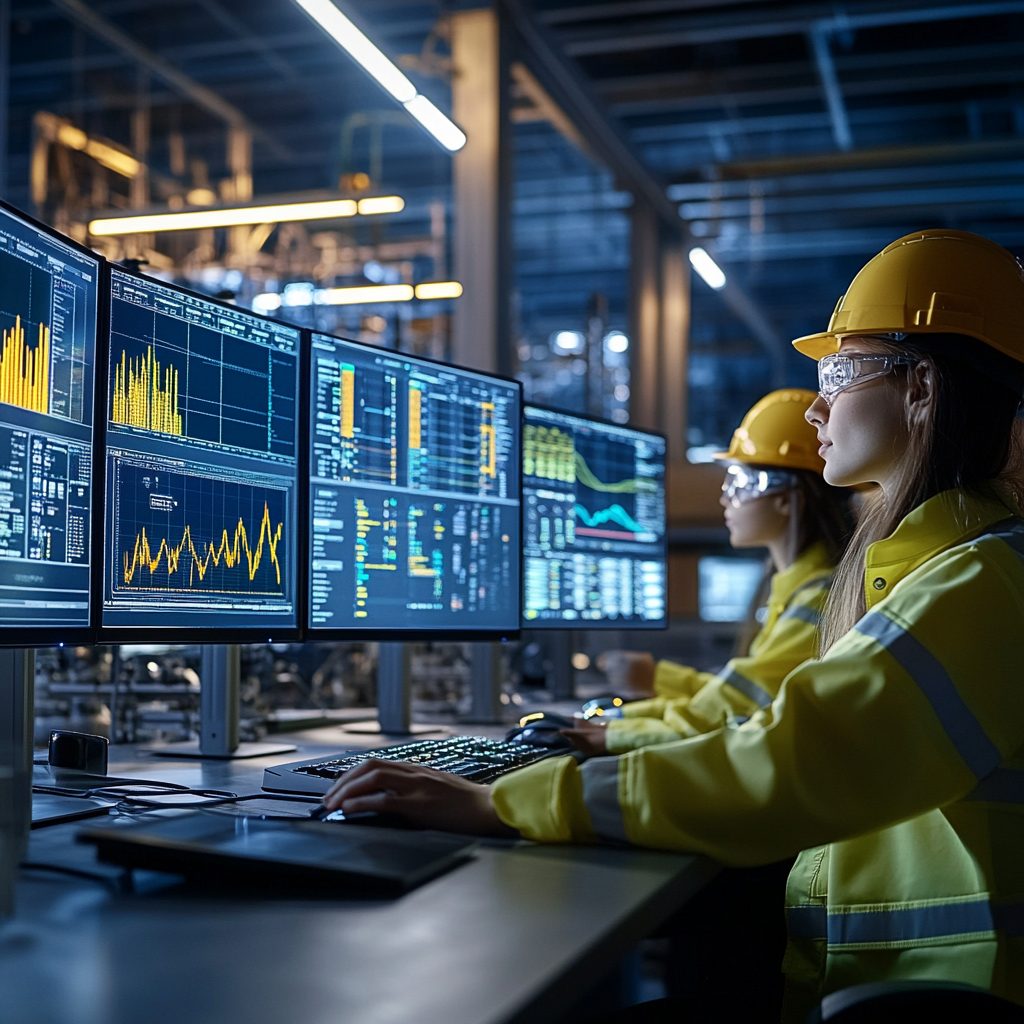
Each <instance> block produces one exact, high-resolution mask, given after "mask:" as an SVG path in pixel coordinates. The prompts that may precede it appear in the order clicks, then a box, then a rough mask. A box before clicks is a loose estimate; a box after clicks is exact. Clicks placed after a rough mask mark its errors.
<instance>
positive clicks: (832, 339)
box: [793, 331, 881, 361]
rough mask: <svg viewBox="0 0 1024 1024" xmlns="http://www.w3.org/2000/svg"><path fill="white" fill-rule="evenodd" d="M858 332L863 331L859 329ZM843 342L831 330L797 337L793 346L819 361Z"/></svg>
mask: <svg viewBox="0 0 1024 1024" xmlns="http://www.w3.org/2000/svg"><path fill="white" fill-rule="evenodd" d="M844 333H845V334H849V333H850V332H849V331H845V332H844ZM857 333H858V334H859V333H861V332H860V331H858V332H857ZM863 333H865V334H870V333H871V332H870V331H865V332H863ZM879 333H881V332H879ZM841 344H842V342H841V339H840V338H839V337H838V336H837V335H836V334H833V333H832V332H830V331H822V332H821V334H808V335H805V336H804V337H803V338H797V339H796V340H795V341H794V342H793V348H795V349H796V350H797V352H799V353H800V354H801V355H802V356H807V357H808V358H809V359H813V360H815V361H817V360H819V359H824V358H825V356H830V355H833V354H834V353H835V352H838V351H839V346H840V345H841Z"/></svg>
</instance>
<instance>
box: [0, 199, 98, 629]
mask: <svg viewBox="0 0 1024 1024" xmlns="http://www.w3.org/2000/svg"><path fill="white" fill-rule="evenodd" d="M99 269H100V264H99V260H97V259H95V258H92V257H90V256H88V255H86V254H84V253H80V252H79V251H78V250H77V249H73V248H72V247H71V246H69V245H65V244H63V243H62V242H61V241H59V240H58V239H56V238H54V237H52V236H51V235H49V234H47V233H46V232H44V231H42V230H40V229H39V228H36V227H34V226H33V225H32V224H30V223H29V222H28V221H25V220H22V219H21V218H20V217H17V216H15V215H14V214H12V213H8V212H7V211H5V210H0V627H2V628H3V629H4V630H5V631H6V630H7V629H8V628H11V627H13V628H15V629H24V628H26V627H28V628H40V627H42V628H47V627H54V628H67V627H87V626H88V625H89V600H90V599H89V566H90V560H91V551H90V549H91V534H92V525H91V523H92V503H93V471H92V470H93V467H92V439H93V394H94V391H93V385H94V374H95V364H96V301H97V296H98V291H99Z"/></svg>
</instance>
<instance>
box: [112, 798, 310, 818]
mask: <svg viewBox="0 0 1024 1024" xmlns="http://www.w3.org/2000/svg"><path fill="white" fill-rule="evenodd" d="M190 792H192V793H196V794H202V793H216V792H217V791H216V790H205V791H204V790H191V791H190ZM246 800H280V801H283V802H285V803H307V804H318V803H320V802H321V801H320V798H319V797H315V796H286V795H284V794H281V795H277V794H271V793H249V794H247V795H245V796H237V795H236V794H234V793H231V794H225V795H223V796H221V797H220V798H219V799H210V800H201V801H200V800H191V801H183V802H181V803H167V802H164V801H161V800H147V799H146V798H145V797H132V796H127V797H125V798H124V799H123V800H121V802H120V803H119V804H118V805H117V807H116V808H115V810H117V811H119V812H120V813H122V814H142V813H145V812H146V811H160V810H169V809H170V810H175V809H177V810H206V809H208V808H213V807H222V806H224V805H225V804H239V803H242V802H243V801H246ZM233 817H259V818H260V819H261V820H263V821H271V820H275V821H285V820H287V821H295V820H296V818H295V816H294V815H276V816H274V817H268V816H267V815H233Z"/></svg>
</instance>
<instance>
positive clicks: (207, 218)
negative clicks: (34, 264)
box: [89, 196, 405, 237]
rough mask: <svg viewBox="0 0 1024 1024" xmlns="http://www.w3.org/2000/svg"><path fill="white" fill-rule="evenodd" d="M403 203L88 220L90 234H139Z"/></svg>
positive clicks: (380, 199) (326, 203)
mask: <svg viewBox="0 0 1024 1024" xmlns="http://www.w3.org/2000/svg"><path fill="white" fill-rule="evenodd" d="M404 207H405V200H404V199H402V197H401V196H373V197H371V198H368V199H360V200H359V202H358V203H357V202H356V201H355V200H354V199H326V200H323V201H321V202H315V203H276V204H274V205H272V206H240V207H235V208H233V209H229V210H182V211H180V212H178V213H150V214H142V215H141V216H137V217H108V218H105V219H101V220H94V221H90V222H89V233H90V234H92V235H96V236H97V237H99V236H104V235H141V234H149V233H151V232H157V231H195V230H197V229H199V228H233V227H238V226H240V225H242V224H280V223H292V222H294V221H300V220H333V219H334V218H336V217H354V216H355V215H356V214H357V213H359V214H362V215H363V216H368V215H371V214H378V213H397V212H398V211H399V210H401V209H403V208H404Z"/></svg>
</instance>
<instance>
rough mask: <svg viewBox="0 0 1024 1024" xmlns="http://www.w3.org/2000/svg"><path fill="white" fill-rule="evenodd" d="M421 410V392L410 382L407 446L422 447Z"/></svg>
mask: <svg viewBox="0 0 1024 1024" xmlns="http://www.w3.org/2000/svg"><path fill="white" fill-rule="evenodd" d="M422 411H423V392H422V391H421V390H420V389H419V388H418V387H414V386H413V385H412V384H410V385H409V447H410V448H412V449H414V450H415V449H416V448H422V447H423V435H422V431H421V428H422V423H421V414H422Z"/></svg>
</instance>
